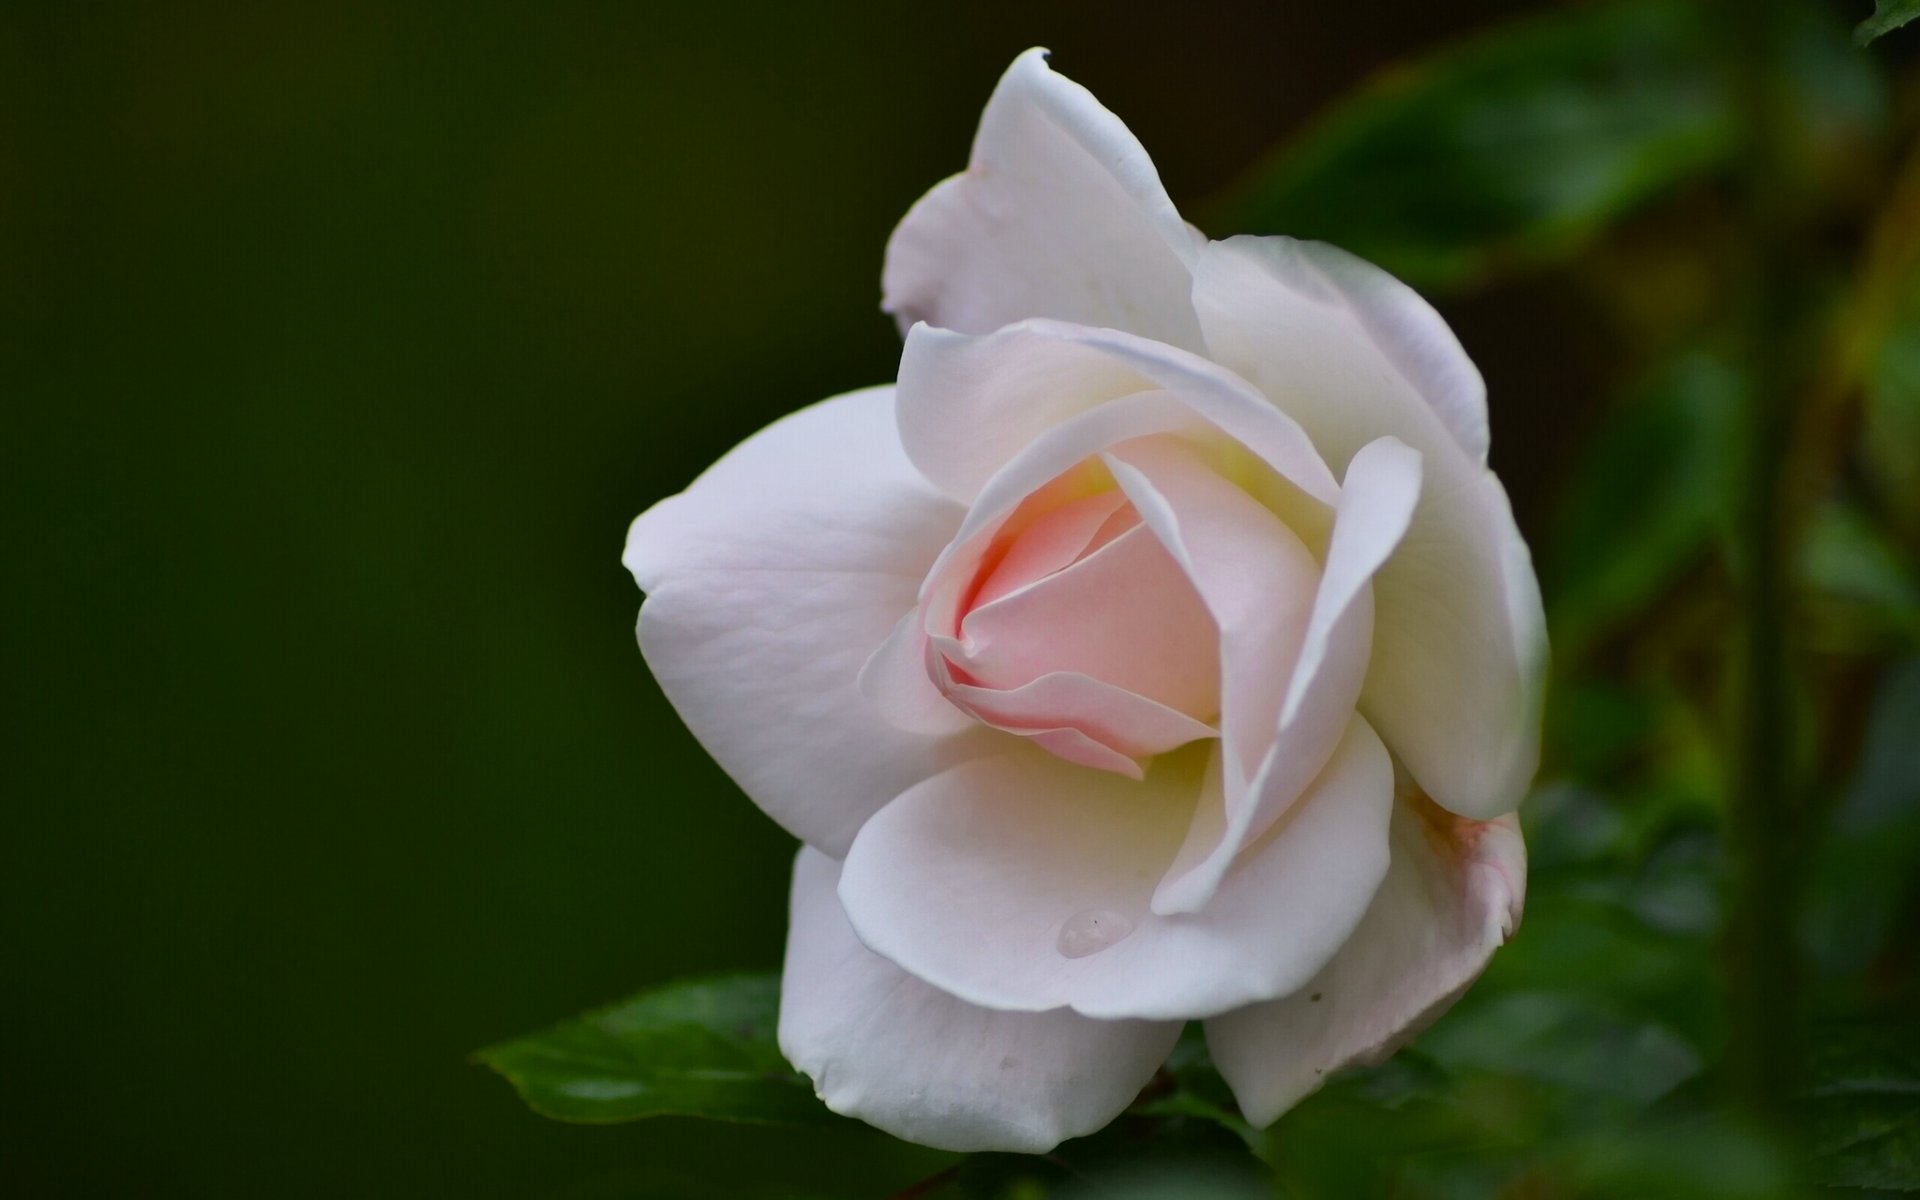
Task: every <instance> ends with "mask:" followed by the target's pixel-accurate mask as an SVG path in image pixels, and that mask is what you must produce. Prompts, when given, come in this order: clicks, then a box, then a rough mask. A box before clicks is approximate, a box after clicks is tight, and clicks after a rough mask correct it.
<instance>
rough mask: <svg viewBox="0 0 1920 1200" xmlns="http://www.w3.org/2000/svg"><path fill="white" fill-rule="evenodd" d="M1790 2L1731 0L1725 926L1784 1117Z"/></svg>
mask: <svg viewBox="0 0 1920 1200" xmlns="http://www.w3.org/2000/svg"><path fill="white" fill-rule="evenodd" d="M1790 3H1792V0H1723V2H1722V7H1723V20H1722V22H1721V26H1722V28H1723V29H1724V30H1725V31H1726V34H1727V39H1728V41H1727V48H1728V50H1729V54H1730V61H1729V64H1728V65H1729V71H1730V82H1731V85H1732V87H1733V89H1734V96H1735V99H1736V103H1737V106H1738V111H1739V112H1740V114H1741V116H1742V118H1743V120H1742V128H1741V136H1742V154H1741V158H1740V167H1739V177H1738V188H1739V193H1738V195H1739V204H1740V216H1741V221H1742V233H1743V235H1744V242H1745V252H1744V254H1743V256H1742V259H1743V263H1744V269H1745V271H1746V272H1747V280H1746V283H1747V293H1746V294H1747V297H1748V301H1749V304H1750V309H1749V311H1748V313H1747V314H1746V317H1747V320H1746V325H1745V330H1746V347H1745V350H1746V354H1747V355H1748V357H1749V359H1750V361H1751V362H1752V364H1753V368H1754V370H1753V372H1752V378H1753V379H1754V381H1755V383H1754V387H1753V390H1752V394H1751V397H1750V405H1751V408H1750V410H1749V412H1748V414H1747V420H1746V422H1745V423H1744V426H1743V435H1744V444H1743V445H1742V447H1741V451H1742V453H1741V455H1740V463H1741V467H1740V474H1739V483H1738V488H1739V495H1738V504H1737V510H1736V511H1737V516H1736V518H1735V521H1734V527H1733V529H1732V531H1731V541H1732V545H1731V546H1730V547H1729V549H1730V551H1731V557H1732V560H1733V562H1734V564H1735V566H1736V569H1737V571H1738V573H1739V588H1740V593H1741V596H1740V598H1741V609H1742V613H1743V616H1744V620H1743V621H1742V622H1741V628H1740V630H1739V633H1738V645H1737V653H1736V656H1735V661H1736V668H1735V670H1736V674H1735V679H1736V680H1737V700H1736V728H1737V735H1736V737H1737V741H1736V747H1737V753H1738V759H1737V762H1736V764H1735V768H1734V772H1733V780H1734V791H1733V796H1732V804H1731V810H1732V811H1731V839H1732V849H1733V857H1734V862H1733V866H1734V897H1733V900H1734V904H1733V910H1732V913H1731V919H1730V922H1729V930H1728V932H1729V946H1728V951H1729V965H1730V969H1731V973H1732V980H1731V985H1732V986H1731V988H1730V995H1731V997H1732V1017H1733V1027H1732V1029H1731V1031H1730V1033H1731V1036H1732V1044H1731V1047H1730V1051H1731V1053H1730V1056H1729V1066H1730V1076H1729V1078H1730V1082H1731V1084H1732V1086H1733V1087H1734V1089H1735V1092H1736V1099H1737V1100H1738V1101H1739V1102H1740V1103H1741V1105H1742V1106H1743V1107H1745V1108H1746V1109H1747V1110H1748V1111H1749V1112H1751V1113H1753V1114H1754V1115H1755V1116H1758V1117H1761V1118H1763V1119H1769V1120H1771V1119H1777V1118H1779V1117H1780V1116H1781V1115H1782V1113H1783V1109H1784V1105H1785V1102H1786V1099H1787V1097H1788V1095H1789V1093H1790V1091H1791V1089H1792V1086H1793V1082H1794V1078H1795V1075H1796V1070H1797V1063H1798V1058H1799V1055H1798V1045H1797V1042H1798V1022H1797V1020H1796V1010H1797V1007H1798V1004H1797V978H1796V976H1797V970H1796V962H1795V957H1796V955H1795V948H1796V947H1795V936H1794V928H1793V915H1794V912H1795V898H1796V896H1797V892H1798V887H1797V878H1796V876H1797V871H1796V867H1795V857H1794V856H1795V843H1796V840H1797V839H1796V837H1795V820H1794V817H1795V813H1794V811H1793V808H1794V805H1793V795H1794V787H1793V775H1794V772H1793V744H1794V732H1795V731H1794V727H1793V698H1792V681H1791V673H1790V669H1789V664H1788V656H1787V637H1786V629H1787V621H1788V615H1789V595H1788V577H1787V572H1788V566H1789V563H1790V562H1791V556H1790V551H1789V546H1788V530H1789V524H1788V515H1789V514H1788V513H1787V512H1786V511H1785V509H1786V504H1785V502H1784V501H1785V497H1786V495H1787V488H1786V472H1785V467H1786V461H1787V452H1788V447H1789V443H1790V440H1791V438H1790V435H1791V430H1792V427H1793V410H1794V396H1795V392H1796V384H1797V381H1798V380H1799V378H1800V377H1801V375H1802V374H1803V373H1802V372H1801V371H1799V370H1797V369H1796V357H1797V356H1796V355H1794V353H1793V346H1794V344H1795V343H1796V341H1797V340H1798V339H1796V338H1795V336H1794V333H1795V328H1794V326H1795V321H1794V312H1793V308H1794V305H1793V298H1794V296H1795V294H1796V289H1795V286H1794V284H1795V278H1796V271H1795V263H1794V257H1795V254H1796V252H1797V247H1798V245H1799V239H1798V238H1796V236H1795V233H1796V231H1795V229H1794V228H1793V226H1794V219H1793V212H1792V209H1793V204H1792V199H1791V196H1792V192H1793V191H1794V188H1793V181H1792V174H1791V171H1790V167H1789V164H1788V163H1787V161H1786V155H1787V153H1788V148H1789V147H1790V145H1791V142H1792V138H1793V133H1794V130H1793V127H1792V113H1791V112H1790V111H1789V108H1788V104H1789V101H1788V98H1787V96H1786V95H1785V91H1784V88H1783V86H1782V73H1783V71H1782V66H1781V64H1782V60H1783V58H1784V55H1785V52H1786V49H1787V46H1786V38H1787V36H1788V34H1787V31H1786V25H1787V19H1788V17H1789V16H1790V13H1789V11H1788V6H1789V4H1790Z"/></svg>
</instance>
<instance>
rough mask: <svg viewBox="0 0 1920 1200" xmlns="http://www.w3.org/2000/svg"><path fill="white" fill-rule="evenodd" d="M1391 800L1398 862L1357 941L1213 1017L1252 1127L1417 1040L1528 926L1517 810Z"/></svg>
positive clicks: (1214, 1047)
mask: <svg viewBox="0 0 1920 1200" xmlns="http://www.w3.org/2000/svg"><path fill="white" fill-rule="evenodd" d="M1394 808H1395V811H1394V816H1393V866H1392V868H1391V869H1390V870H1389V871H1388V872H1387V878H1386V881H1385V882H1384V883H1382V884H1381V885H1380V891H1379V894H1377V895H1376V896H1375V897H1374V900H1373V906H1372V907H1371V908H1370V909H1368V910H1367V915H1366V919H1365V920H1363V921H1362V922H1361V923H1360V927H1359V929H1357V930H1355V931H1354V934H1353V937H1352V939H1351V940H1349V941H1348V942H1347V944H1346V945H1345V946H1344V947H1342V948H1341V950H1340V952H1339V953H1338V954H1336V955H1335V956H1334V957H1333V960H1332V961H1331V962H1329V963H1328V964H1327V965H1326V967H1325V968H1323V969H1322V970H1321V972H1320V973H1319V974H1318V975H1317V976H1315V977H1314V979H1313V981H1312V982H1311V983H1309V984H1307V985H1306V986H1305V987H1303V988H1301V989H1300V990H1299V991H1297V992H1295V993H1293V994H1292V995H1290V996H1287V997H1284V998H1283V999H1279V1000H1273V1001H1269V1002H1268V1003H1265V1004H1255V1005H1251V1006H1249V1007H1247V1008H1244V1009H1241V1010H1239V1011H1238V1012H1231V1013H1227V1014H1226V1015H1224V1016H1219V1017H1215V1018H1214V1019H1212V1020H1211V1021H1208V1022H1207V1045H1208V1048H1209V1049H1210V1050H1211V1051H1212V1054H1213V1061H1214V1063H1215V1065H1216V1066H1218V1067H1219V1068H1220V1073H1221V1074H1222V1075H1224V1076H1225V1077H1226V1079H1227V1083H1228V1084H1229V1085H1230V1086H1231V1087H1232V1088H1233V1093H1234V1096H1235V1098H1237V1099H1238V1100H1239V1102H1240V1110H1241V1111H1242V1112H1243V1113H1245V1114H1246V1116H1247V1119H1248V1120H1249V1121H1252V1122H1253V1123H1254V1124H1256V1125H1266V1124H1268V1123H1270V1122H1271V1121H1273V1120H1274V1119H1275V1118H1276V1117H1278V1116H1279V1115H1280V1114H1281V1113H1283V1112H1285V1111H1286V1110H1287V1109H1289V1108H1291V1107H1292V1106H1293V1105H1294V1104H1296V1103H1298V1102H1299V1101H1300V1099H1301V1098H1302V1097H1304V1096H1306V1095H1307V1094H1309V1093H1310V1092H1312V1091H1313V1090H1314V1089H1315V1088H1318V1087H1319V1086H1320V1085H1321V1084H1322V1083H1324V1082H1326V1080H1327V1077H1328V1076H1330V1075H1332V1074H1333V1073H1334V1072H1335V1071H1337V1070H1339V1069H1340V1068H1341V1067H1344V1066H1347V1065H1349V1064H1352V1063H1374V1062H1378V1061H1380V1060H1382V1059H1384V1058H1385V1057H1386V1056H1387V1055H1389V1054H1391V1053H1392V1052H1393V1051H1394V1050H1396V1049H1398V1048H1399V1047H1400V1046H1401V1045H1403V1044H1405V1043H1406V1042H1407V1041H1409V1040H1411V1039H1412V1037H1413V1036H1414V1035H1415V1034H1417V1033H1418V1032H1419V1031H1420V1030H1421V1029H1423V1028H1425V1027H1426V1025H1427V1024H1429V1023H1430V1022H1431V1021H1433V1020H1434V1019H1436V1018H1437V1017H1439V1015H1440V1014H1441V1013H1443V1012H1445V1011H1446V1010H1447V1009H1448V1008H1449V1007H1450V1006H1451V1005H1452V1004H1453V1002H1454V1000H1456V999H1457V998H1458V997H1459V996H1460V994H1461V993H1462V992H1464V991H1465V990H1466V989H1467V987H1468V985H1469V984H1471V983H1472V982H1473V981H1474V979H1475V978H1477V977H1478V976H1479V974H1480V971H1481V969H1482V968H1484V967H1485V966H1486V964H1487V960H1488V959H1489V958H1490V957H1491V956H1492V954H1493V952H1494V951H1495V950H1496V949H1498V948H1499V947H1500V946H1501V945H1502V944H1503V943H1504V942H1505V941H1506V940H1507V939H1508V938H1509V937H1511V936H1512V935H1513V931H1514V930H1515V929H1516V928H1517V927H1518V926H1519V924H1520V910H1521V907H1522V903H1523V901H1524V900H1525V897H1526V882H1527V878H1526V877H1527V860H1526V848H1525V846H1524V845H1523V844H1522V843H1521V840H1520V829H1519V825H1518V823H1517V822H1516V821H1515V820H1514V818H1512V817H1511V816H1507V817H1501V818H1498V819H1496V820H1494V821H1489V822H1479V821H1469V820H1465V819H1463V818H1459V817H1455V816H1453V815H1452V814H1450V813H1447V812H1444V811H1442V810H1440V809H1438V808H1437V807H1435V806H1434V805H1432V804H1431V803H1429V802H1427V801H1425V800H1423V799H1419V798H1416V799H1413V800H1408V801H1402V802H1400V803H1398V804H1396V805H1395V806H1394Z"/></svg>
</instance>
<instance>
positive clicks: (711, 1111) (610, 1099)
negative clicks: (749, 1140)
mask: <svg viewBox="0 0 1920 1200" xmlns="http://www.w3.org/2000/svg"><path fill="white" fill-rule="evenodd" d="M779 1002H780V981H779V979H778V978H777V977H775V976H771V975H736V976H728V977H723V978H718V979H710V980H700V981H695V982H687V983H672V984H668V985H666V986H664V987H659V988H654V989H651V990H649V991H645V992H641V993H640V994H639V995H637V996H633V997H631V998H630V999H627V1000H624V1001H622V1002H620V1003H618V1004H615V1005H612V1006H611V1007H608V1008H604V1009H601V1010H599V1011H598V1012H592V1013H588V1014H587V1015H586V1016H583V1017H580V1018H577V1019H575V1020H572V1021H565V1022H562V1023H561V1024H559V1025H556V1026H554V1027H553V1028H551V1029H547V1030H544V1031H542V1032H540V1033H535V1034H530V1035H528V1036H526V1037H522V1038H517V1039H515V1040H513V1041H510V1042H502V1043H501V1044H499V1045H497V1046H490V1047H488V1048H487V1049H485V1050H481V1051H479V1052H478V1053H477V1054H475V1055H474V1057H475V1059H477V1060H478V1061H479V1062H481V1063H484V1064H485V1065H487V1066H489V1067H492V1068H493V1069H494V1070H496V1071H498V1072H499V1073H500V1074H501V1075H504V1076H505V1077H506V1078H507V1081H508V1082H510V1083H512V1084H513V1086H514V1088H515V1089H516V1090H518V1091H519V1093H520V1095H521V1097H522V1098H524V1099H525V1100H526V1102H527V1103H528V1104H529V1105H531V1106H532V1107H533V1109H534V1111H535V1112H538V1113H540V1114H541V1115H543V1116H548V1117H553V1118H555V1119H557V1120H562V1121H589V1122H606V1121H631V1120H636V1119H638V1118H640V1117H657V1116H687V1117H710V1118H715V1119H718V1120H724V1121H744V1122H752V1123H758V1124H777V1125H794V1124H818V1123H821V1122H838V1121H840V1120H841V1118H839V1117H836V1116H834V1115H833V1114H832V1113H830V1112H828V1111H827V1109H826V1107H825V1106H824V1105H822V1104H821V1103H820V1102H819V1101H818V1100H817V1099H815V1098H814V1094H813V1088H812V1086H811V1085H810V1084H809V1083H808V1082H807V1080H806V1079H805V1077H803V1076H801V1075H799V1074H798V1073H796V1072H795V1071H794V1070H793V1069H792V1068H791V1067H789V1066H788V1065H787V1063H786V1061H785V1060H784V1059H782V1058H781V1057H780V1051H779V1048H778V1046H777V1045H776V1044H775V1042H774V1024H775V1020H776V1016H777V1013H778V1011H779Z"/></svg>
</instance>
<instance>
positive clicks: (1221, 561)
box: [1103, 438, 1344, 806]
mask: <svg viewBox="0 0 1920 1200" xmlns="http://www.w3.org/2000/svg"><path fill="white" fill-rule="evenodd" d="M1103 457H1104V460H1105V461H1106V463H1107V465H1108V468H1109V469H1110V470H1111V471H1112V472H1113V476H1114V479H1115V480H1116V481H1118V483H1119V484H1120V487H1121V490H1122V491H1125V492H1126V493H1127V497H1128V499H1130V500H1132V501H1133V505H1134V507H1135V508H1136V509H1138V510H1139V512H1140V518H1141V520H1142V521H1143V522H1145V524H1146V525H1147V527H1148V528H1149V529H1150V530H1151V531H1152V532H1153V534H1154V535H1155V536H1156V537H1157V538H1159V540H1160V541H1161V543H1162V544H1163V545H1164V546H1165V547H1166V550H1167V552H1168V553H1169V554H1171V555H1172V557H1173V558H1174V560H1175V561H1176V562H1177V563H1178V564H1179V565H1180V567H1181V569H1182V570H1184V571H1185V572H1186V573H1187V576H1188V578H1189V579H1191V580H1192V582H1193V586H1194V588H1195V589H1196V590H1197V591H1198V592H1199V593H1200V596H1201V599H1202V600H1203V601H1204V602H1205V604H1206V606H1207V609H1208V611H1209V612H1211V613H1212V614H1213V619H1214V622H1215V624H1216V625H1217V626H1218V628H1219V638H1220V640H1219V655H1220V660H1219V661H1220V670H1219V674H1220V679H1221V693H1222V694H1221V700H1220V731H1221V737H1222V739H1223V740H1224V744H1225V747H1226V754H1227V760H1226V761H1227V767H1228V775H1227V797H1228V804H1229V806H1231V805H1232V804H1233V803H1234V802H1235V800H1236V799H1237V797H1238V794H1239V789H1240V787H1241V786H1242V785H1244V784H1245V783H1246V782H1247V780H1248V779H1250V778H1251V777H1252V775H1253V773H1254V770H1255V768H1256V767H1257V766H1258V764H1259V762H1260V759H1261V757H1262V756H1263V755H1265V753H1266V751H1267V747H1268V746H1270V745H1271V744H1272V743H1273V735H1274V730H1275V729H1276V728H1277V727H1278V726H1279V723H1280V722H1279V718H1280V705H1281V699H1282V697H1283V696H1284V694H1285V690H1286V685H1287V679H1288V677H1289V676H1290V675H1291V674H1292V671H1293V663H1294V658H1295V656H1296V655H1297V654H1298V653H1299V652H1300V644H1301V639H1302V638H1303V637H1304V636H1305V634H1306V629H1307V621H1308V617H1309V615H1310V613H1311V612H1312V608H1313V597H1314V589H1315V586H1316V584H1317V583H1318V581H1319V577H1320V567H1319V564H1318V563H1316V562H1314V560H1313V555H1312V554H1311V553H1309V552H1308V550H1307V548H1306V546H1305V545H1304V544H1302V542H1301V541H1300V539H1299V537H1298V536H1296V535H1295V534H1294V532H1293V531H1292V530H1291V529H1289V528H1287V526H1286V525H1285V524H1283V523H1282V522H1281V521H1280V519H1279V518H1278V517H1276V516H1274V515H1273V513H1272V512H1271V511H1269V510H1268V509H1266V508H1265V507H1263V506H1262V505H1261V504H1259V503H1258V502H1257V501H1255V500H1254V499H1253V497H1251V496H1250V495H1248V494H1247V493H1246V492H1245V491H1244V490H1243V489H1241V488H1239V487H1237V486H1235V485H1234V484H1232V483H1229V482H1228V481H1227V480H1226V479H1224V478H1222V477H1221V476H1220V475H1219V474H1218V473H1217V472H1216V471H1214V470H1213V469H1212V468H1211V467H1210V466H1209V465H1208V464H1207V463H1205V462H1204V461H1202V460H1201V459H1200V458H1199V456H1198V455H1196V454H1195V453H1194V452H1193V451H1192V450H1191V449H1188V448H1186V447H1183V446H1182V445H1180V444H1179V443H1178V442H1176V441H1174V440H1172V439H1168V438H1143V439H1139V440H1137V441H1134V442H1129V443H1125V444H1123V445H1121V446H1118V447H1115V448H1114V449H1113V450H1111V451H1109V452H1108V453H1107V454H1106V455H1104V456H1103ZM1343 718H1344V714H1343ZM1332 748H1333V747H1332V743H1331V742H1329V743H1328V745H1327V747H1326V751H1327V752H1328V753H1330V752H1331V751H1332ZM1325 761H1326V759H1325V757H1324V756H1323V757H1322V758H1321V762H1323V763H1324V762H1325ZM1317 769H1318V768H1317V766H1316V770H1317Z"/></svg>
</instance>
